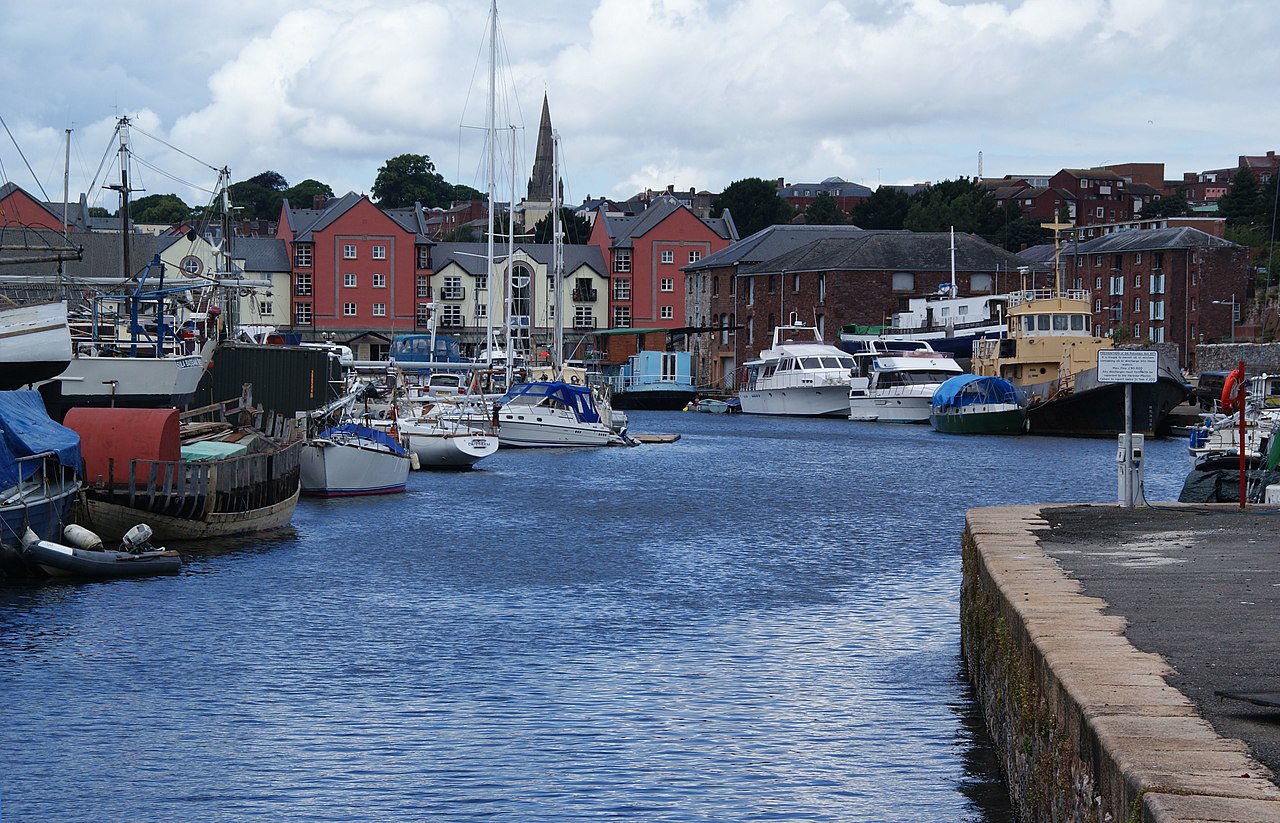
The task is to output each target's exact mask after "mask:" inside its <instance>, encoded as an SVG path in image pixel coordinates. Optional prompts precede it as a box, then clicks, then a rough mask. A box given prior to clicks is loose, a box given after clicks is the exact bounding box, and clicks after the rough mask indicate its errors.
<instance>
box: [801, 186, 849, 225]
mask: <svg viewBox="0 0 1280 823" xmlns="http://www.w3.org/2000/svg"><path fill="white" fill-rule="evenodd" d="M804 222H805V223H806V224H808V225H810V226H843V225H844V224H846V223H848V222H849V216H848V215H847V214H845V213H844V212H842V211H840V207H839V206H837V205H836V199H835V198H834V197H832V196H831V195H830V194H828V193H827V192H825V191H820V192H818V196H817V197H815V198H813V201H812V202H811V203H809V206H808V208H806V209H805V210H804Z"/></svg>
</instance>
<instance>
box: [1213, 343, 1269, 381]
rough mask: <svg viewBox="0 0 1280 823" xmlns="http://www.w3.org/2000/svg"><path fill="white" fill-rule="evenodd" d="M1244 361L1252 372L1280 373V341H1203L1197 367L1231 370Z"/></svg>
mask: <svg viewBox="0 0 1280 823" xmlns="http://www.w3.org/2000/svg"><path fill="white" fill-rule="evenodd" d="M1241 360H1243V361H1244V365H1245V368H1246V369H1248V370H1249V371H1250V372H1255V373H1258V374H1261V373H1262V372H1267V373H1268V374H1280V343H1201V344H1200V345H1199V346H1196V367H1197V368H1198V369H1199V370H1200V371H1202V372H1206V371H1230V370H1231V369H1234V368H1235V367H1236V366H1238V365H1240V361H1241Z"/></svg>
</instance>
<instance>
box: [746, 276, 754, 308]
mask: <svg viewBox="0 0 1280 823" xmlns="http://www.w3.org/2000/svg"><path fill="white" fill-rule="evenodd" d="M755 302H756V279H755V278H754V277H748V278H747V305H748V306H750V305H751V304H753V303H755Z"/></svg>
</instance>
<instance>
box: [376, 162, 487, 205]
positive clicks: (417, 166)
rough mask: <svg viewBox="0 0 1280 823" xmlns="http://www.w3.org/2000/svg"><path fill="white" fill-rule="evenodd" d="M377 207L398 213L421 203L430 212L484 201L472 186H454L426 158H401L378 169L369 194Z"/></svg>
mask: <svg viewBox="0 0 1280 823" xmlns="http://www.w3.org/2000/svg"><path fill="white" fill-rule="evenodd" d="M370 191H371V193H372V194H373V199H374V200H376V201H377V202H378V206H379V207H381V208H384V209H399V208H405V207H406V206H412V205H413V204H414V203H421V204H422V205H423V206H425V207H427V208H435V207H437V206H438V207H440V208H448V207H449V205H450V204H451V203H452V202H453V201H454V200H483V199H484V195H483V194H481V193H480V192H478V191H476V190H475V189H473V188H471V187H470V186H455V185H453V184H452V183H449V182H448V181H447V180H445V179H444V178H443V177H442V176H440V173H439V172H437V171H436V166H435V164H434V163H432V162H431V158H430V157H428V156H426V155H425V154H401V155H399V156H397V157H393V158H391V159H390V160H388V161H387V162H386V163H384V164H383V166H382V168H380V169H378V176H377V178H376V179H375V180H374V181H373V188H372V189H371V190H370Z"/></svg>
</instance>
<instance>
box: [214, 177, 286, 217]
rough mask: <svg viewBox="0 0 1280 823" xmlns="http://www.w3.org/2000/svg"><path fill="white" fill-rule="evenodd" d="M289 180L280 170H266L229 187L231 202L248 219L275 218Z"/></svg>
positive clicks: (278, 213) (278, 212)
mask: <svg viewBox="0 0 1280 823" xmlns="http://www.w3.org/2000/svg"><path fill="white" fill-rule="evenodd" d="M288 186H289V182H288V181H287V180H285V179H284V177H283V176H282V175H281V174H280V173H279V172H274V171H264V172H260V173H259V174H256V175H254V176H253V177H250V178H249V179H248V180H243V181H241V182H239V183H232V184H231V185H230V186H229V187H228V193H229V194H230V195H231V204H232V205H233V206H235V207H237V208H239V209H240V216H241V217H243V218H245V219H246V220H274V219H275V218H276V217H278V216H279V215H280V202H281V201H282V200H283V199H284V194H283V192H284V190H285V189H286V188H288Z"/></svg>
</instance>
